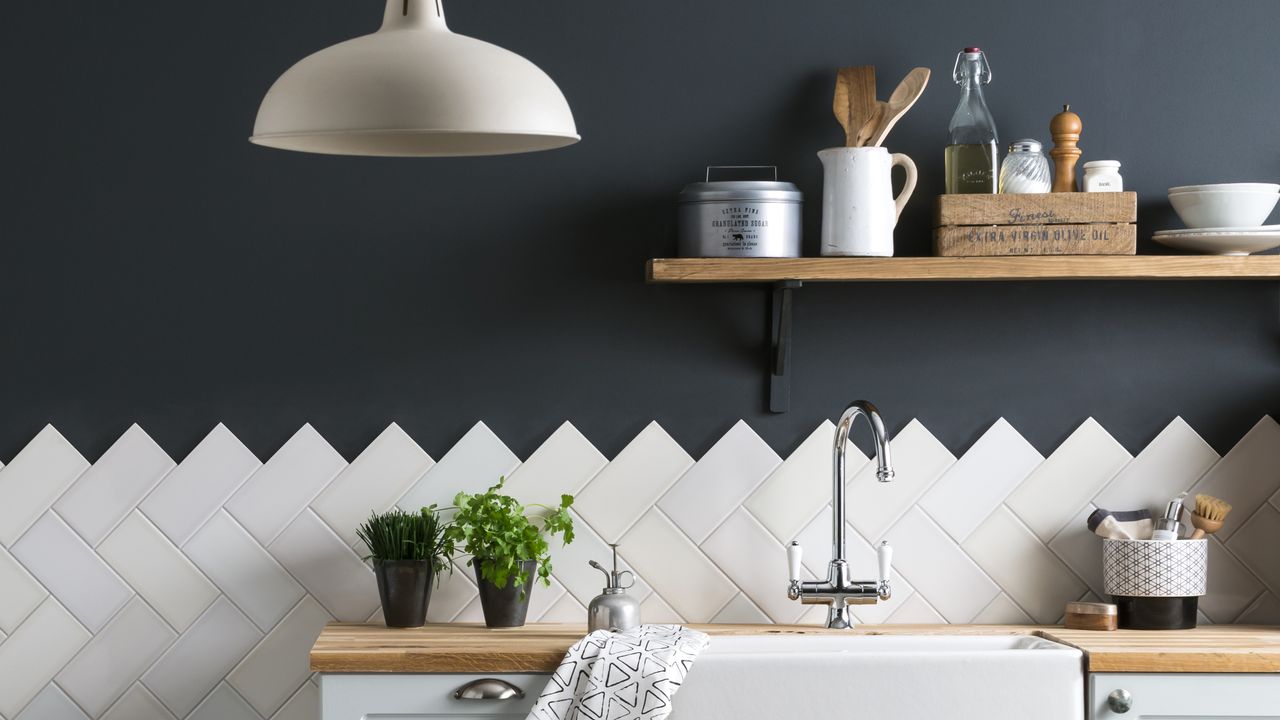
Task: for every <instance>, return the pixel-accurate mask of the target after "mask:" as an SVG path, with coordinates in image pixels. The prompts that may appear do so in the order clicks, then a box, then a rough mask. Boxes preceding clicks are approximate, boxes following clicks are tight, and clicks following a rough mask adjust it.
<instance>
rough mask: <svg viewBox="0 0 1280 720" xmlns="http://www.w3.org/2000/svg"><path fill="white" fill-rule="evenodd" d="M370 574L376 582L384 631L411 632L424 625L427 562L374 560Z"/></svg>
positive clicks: (428, 577)
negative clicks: (390, 629) (409, 630)
mask: <svg viewBox="0 0 1280 720" xmlns="http://www.w3.org/2000/svg"><path fill="white" fill-rule="evenodd" d="M373 574H374V575H375V576H376V577H377V578H378V597H379V598H380V599H381V600H382V617H383V619H384V620H385V622H386V623H387V627H394V628H414V627H422V626H423V625H425V624H426V623H427V606H428V605H430V604H431V585H432V582H431V579H432V578H431V574H432V572H431V561H430V560H378V559H376V558H375V559H374V561H373Z"/></svg>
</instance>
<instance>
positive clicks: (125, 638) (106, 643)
mask: <svg viewBox="0 0 1280 720" xmlns="http://www.w3.org/2000/svg"><path fill="white" fill-rule="evenodd" d="M177 637H178V636H177V634H176V633H174V632H173V630H171V629H170V628H169V626H168V625H166V624H165V623H164V621H163V620H161V619H160V616H159V615H156V613H155V611H153V610H152V609H151V608H149V607H147V604H146V603H144V602H142V601H141V600H139V599H137V598H134V599H133V600H132V601H131V602H130V603H129V604H128V605H126V606H125V607H124V609H123V610H121V611H120V613H119V614H118V615H116V616H115V617H114V618H112V619H111V622H110V623H108V624H107V626H106V627H105V628H103V629H102V632H100V633H98V634H97V635H94V636H93V639H92V640H90V641H89V644H87V645H85V646H84V649H82V650H81V651H80V652H79V653H78V654H77V655H76V656H75V658H74V659H73V660H72V661H71V662H70V663H67V666H66V667H65V668H63V669H62V672H60V673H58V677H57V681H58V685H60V686H61V687H62V689H63V690H65V691H66V692H67V695H69V696H71V698H72V699H73V700H75V701H76V703H77V704H79V705H80V707H82V708H84V709H85V710H86V711H87V712H88V713H89V714H90V715H92V716H93V717H99V716H101V715H102V714H103V713H105V712H106V711H107V708H109V707H111V704H112V703H114V702H115V701H116V700H117V699H119V697H120V696H121V695H123V694H124V691H125V690H127V689H128V688H129V686H130V685H132V684H133V683H134V682H135V681H137V679H138V678H139V677H141V676H142V673H143V672H144V671H146V669H147V668H149V667H151V664H152V663H153V662H155V661H156V659H157V658H159V657H160V654H161V653H163V652H164V651H165V650H166V649H167V648H168V647H169V645H170V644H171V643H173V641H174V640H176V639H177Z"/></svg>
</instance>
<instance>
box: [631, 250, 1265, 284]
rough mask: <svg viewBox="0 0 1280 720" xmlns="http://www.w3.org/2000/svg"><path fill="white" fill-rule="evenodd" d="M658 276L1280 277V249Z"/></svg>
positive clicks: (698, 266)
mask: <svg viewBox="0 0 1280 720" xmlns="http://www.w3.org/2000/svg"><path fill="white" fill-rule="evenodd" d="M645 274H646V277H647V279H648V281H649V282H652V283H772V282H780V281H783V280H800V281H804V282H871V281H881V282H884V281H926V280H928V281H974V280H982V281H990V280H1280V255H1251V256H1222V255H1136V256H1038V257H971V258H941V257H900V258H779V259H766V258H655V259H652V260H650V261H649V262H648V264H647V267H646V271H645Z"/></svg>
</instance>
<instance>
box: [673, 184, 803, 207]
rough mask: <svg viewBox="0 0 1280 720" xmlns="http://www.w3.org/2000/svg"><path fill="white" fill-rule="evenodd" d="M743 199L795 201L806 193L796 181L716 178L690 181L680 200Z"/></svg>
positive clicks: (717, 200)
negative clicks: (707, 180)
mask: <svg viewBox="0 0 1280 720" xmlns="http://www.w3.org/2000/svg"><path fill="white" fill-rule="evenodd" d="M726 200H742V201H753V202H793V203H798V202H801V201H802V200H804V193H802V192H800V188H798V187H796V186H795V183H789V182H776V181H770V180H714V181H711V182H696V183H689V184H688V185H685V186H684V189H683V190H681V191H680V202H682V203H696V202H724V201H726Z"/></svg>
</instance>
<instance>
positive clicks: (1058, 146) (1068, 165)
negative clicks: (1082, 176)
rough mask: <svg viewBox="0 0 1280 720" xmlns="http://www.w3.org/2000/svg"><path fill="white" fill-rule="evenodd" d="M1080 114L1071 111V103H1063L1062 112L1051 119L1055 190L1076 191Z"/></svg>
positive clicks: (1050, 153) (1051, 154)
mask: <svg viewBox="0 0 1280 720" xmlns="http://www.w3.org/2000/svg"><path fill="white" fill-rule="evenodd" d="M1081 128H1082V125H1081V124H1080V116H1079V115H1077V114H1075V113H1073V112H1071V106H1070V105H1063V106H1062V112H1060V113H1058V114H1057V115H1054V116H1053V120H1050V121H1049V134H1050V135H1052V136H1053V149H1052V150H1050V151H1049V157H1052V158H1053V168H1054V173H1053V192H1056V193H1058V192H1075V191H1076V162H1077V161H1079V160H1080V148H1078V147H1076V143H1078V142H1080V130H1081Z"/></svg>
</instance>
